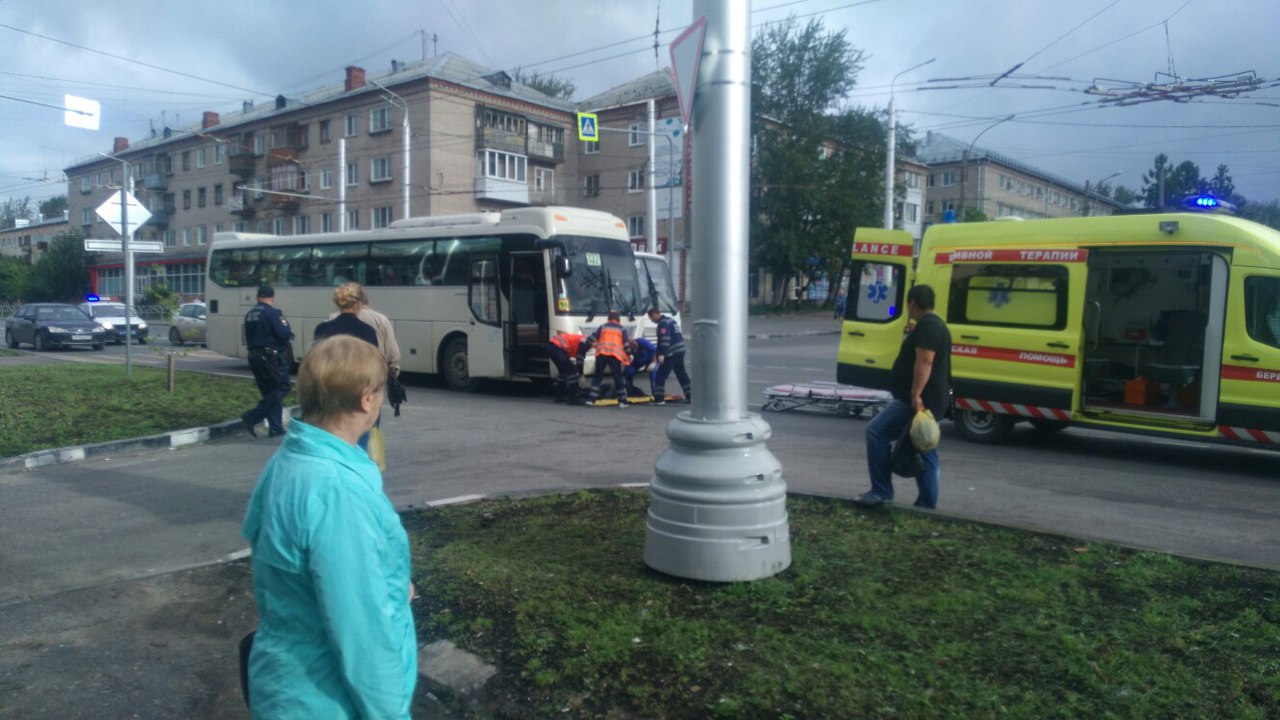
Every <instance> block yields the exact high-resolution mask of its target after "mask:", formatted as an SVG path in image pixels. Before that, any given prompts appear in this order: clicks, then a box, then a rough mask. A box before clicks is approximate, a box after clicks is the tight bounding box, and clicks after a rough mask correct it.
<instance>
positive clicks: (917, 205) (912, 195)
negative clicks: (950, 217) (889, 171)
mask: <svg viewBox="0 0 1280 720" xmlns="http://www.w3.org/2000/svg"><path fill="white" fill-rule="evenodd" d="M894 165H895V166H896V167H895V168H894V170H895V178H896V179H895V183H894V184H895V185H896V186H897V187H896V189H897V191H898V194H897V196H896V197H895V199H894V207H893V226H894V228H896V229H898V230H905V231H907V232H909V233H911V237H913V238H915V240H916V246H917V247H919V244H920V238H921V237H922V236H923V235H924V228H925V216H924V209H925V202H926V197H927V196H926V193H925V190H926V185H927V184H928V177H929V166H927V165H925V164H924V163H921V162H919V161H917V160H914V159H911V158H899V159H898V160H896V161H895V162H894Z"/></svg>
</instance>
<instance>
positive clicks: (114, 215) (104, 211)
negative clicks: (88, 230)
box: [98, 192, 151, 237]
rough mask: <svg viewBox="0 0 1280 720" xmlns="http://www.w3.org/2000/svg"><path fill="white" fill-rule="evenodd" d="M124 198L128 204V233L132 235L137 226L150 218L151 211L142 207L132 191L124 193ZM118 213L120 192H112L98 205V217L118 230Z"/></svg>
mask: <svg viewBox="0 0 1280 720" xmlns="http://www.w3.org/2000/svg"><path fill="white" fill-rule="evenodd" d="M124 199H125V202H126V203H128V205H129V227H128V231H129V232H128V235H129V237H133V234H134V233H135V232H137V231H138V228H139V227H142V225H143V224H145V223H146V222H147V221H148V220H150V219H151V211H150V210H148V209H146V208H145V207H143V205H142V203H141V202H138V198H136V197H134V195H133V193H130V192H126V193H124ZM120 215H121V212H120V193H112V194H111V197H109V198H107V201H106V202H104V203H102V204H101V205H99V206H98V217H100V218H102V220H103V222H105V223H106V224H108V225H110V226H111V229H112V230H115V231H116V232H120Z"/></svg>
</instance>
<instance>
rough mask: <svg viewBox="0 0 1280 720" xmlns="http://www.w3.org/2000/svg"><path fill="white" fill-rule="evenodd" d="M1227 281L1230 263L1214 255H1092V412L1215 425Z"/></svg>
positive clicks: (1088, 335)
mask: <svg viewBox="0 0 1280 720" xmlns="http://www.w3.org/2000/svg"><path fill="white" fill-rule="evenodd" d="M1225 277H1226V272H1225V261H1224V260H1223V258H1221V257H1219V256H1217V255H1215V254H1213V253H1208V252H1195V251H1185V250H1176V251H1175V250H1170V251H1168V252H1153V251H1142V252H1115V251H1099V250H1093V251H1091V252H1090V256H1089V280H1088V286H1087V288H1086V297H1085V314H1084V333H1085V338H1084V349H1085V353H1084V355H1085V358H1084V407H1085V410H1086V411H1087V410H1089V409H1090V408H1093V409H1099V410H1104V409H1105V410H1112V411H1115V410H1122V411H1124V412H1129V413H1138V414H1144V415H1145V414H1151V413H1156V414H1171V415H1179V416H1191V417H1200V418H1205V419H1212V417H1213V412H1214V411H1215V410H1216V397H1217V377H1218V373H1217V371H1216V364H1217V362H1218V360H1219V358H1220V357H1221V342H1222V326H1221V323H1222V320H1221V307H1222V302H1221V301H1222V299H1223V298H1224V297H1225ZM1215 298H1217V301H1215ZM1213 308H1218V312H1217V316H1218V317H1217V318H1216V320H1214V319H1212V317H1213V315H1214V313H1213V312H1212V309H1213ZM1209 366H1213V367H1215V370H1214V371H1213V372H1209V373H1205V372H1204V368H1205V367H1209ZM1206 384H1208V385H1210V386H1211V387H1208V388H1206Z"/></svg>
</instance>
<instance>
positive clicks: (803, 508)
mask: <svg viewBox="0 0 1280 720" xmlns="http://www.w3.org/2000/svg"><path fill="white" fill-rule="evenodd" d="M788 505H789V514H790V529H791V535H792V552H793V556H794V562H793V565H792V567H791V568H790V569H788V570H786V571H784V572H782V573H780V574H779V575H777V576H775V577H773V578H769V579H766V580H759V581H756V582H751V583H729V584H708V583H701V582H691V581H683V580H680V579H677V578H672V577H668V576H664V575H661V574H659V573H656V572H654V571H651V570H649V569H648V568H646V567H645V566H644V564H643V562H642V549H643V545H644V516H645V510H646V507H647V495H646V494H645V493H644V492H643V491H639V492H624V491H617V492H582V493H578V494H575V495H569V496H552V497H545V498H539V499H532V500H503V501H489V502H483V503H479V504H474V505H467V506H460V507H452V508H446V509H440V510H428V511H421V512H417V513H414V514H411V515H408V516H406V524H407V525H408V527H409V530H410V536H411V538H412V539H413V543H414V574H415V576H416V582H417V584H418V589H419V592H420V593H421V594H422V595H423V596H424V600H423V602H422V604H421V605H420V606H419V608H418V616H417V617H418V624H419V640H420V641H422V642H427V641H431V640H434V639H438V638H442V637H444V638H449V639H451V640H453V641H454V642H455V643H457V644H459V645H460V646H462V647H465V648H468V649H470V650H471V651H473V652H475V653H477V654H479V655H480V656H482V657H484V658H486V659H488V660H489V661H490V662H493V663H494V664H496V665H497V666H498V668H499V675H498V677H497V678H496V680H495V681H491V683H496V684H494V685H491V687H490V688H489V689H487V692H486V697H485V698H484V700H483V701H482V702H481V703H479V704H478V705H477V706H476V709H475V710H474V712H476V713H477V715H478V716H480V717H553V716H559V717H604V718H636V717H643V718H706V717H730V718H863V717H875V718H883V717H904V718H966V719H968V718H994V717H1007V718H1274V717H1277V716H1278V714H1280V704H1278V698H1280V605H1278V604H1277V597H1278V596H1280V575H1278V574H1276V573H1273V572H1267V571H1261V570H1252V569H1243V568H1237V567H1230V566H1224V565H1214V564H1205V563H1194V562H1189V561H1184V560H1180V559H1177V558H1174V557H1170V556H1166V555H1160V554H1156V553H1148V552H1132V551H1127V550H1122V549H1117V548H1114V547H1109V546H1105V545H1099V544H1087V545H1085V544H1080V543H1076V542H1073V541H1070V540H1066V539H1063V538H1058V537H1050V536H1043V535H1032V534H1028V533H1024V532H1019V531H1014V530H1004V529H995V528H991V527H987V526H982V525H977V524H972V523H967V522H955V521H948V520H945V519H943V518H939V517H936V516H929V515H922V514H917V513H912V512H908V511H899V510H872V511H868V510H863V509H858V508H853V507H851V506H850V505H849V504H847V503H845V502H841V501H824V500H813V499H795V498H793V499H792V500H791V501H790V502H789V504H788Z"/></svg>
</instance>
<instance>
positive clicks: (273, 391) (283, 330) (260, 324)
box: [240, 285, 293, 437]
mask: <svg viewBox="0 0 1280 720" xmlns="http://www.w3.org/2000/svg"><path fill="white" fill-rule="evenodd" d="M275 298H276V291H275V290H274V289H273V288H272V287H271V286H269V285H263V286H262V287H260V288H258V304H257V305H254V306H253V308H252V309H250V310H249V312H248V313H246V314H245V316H244V339H245V344H246V345H248V346H249V367H250V369H252V370H253V379H254V381H255V382H257V383H258V392H260V393H262V401H261V402H259V403H258V405H257V406H256V407H254V408H253V409H251V410H249V411H248V412H246V413H245V414H243V415H241V416H240V422H242V423H244V427H245V429H246V430H248V431H249V434H250V435H252V436H254V437H257V436H258V433H257V431H256V430H255V429H254V428H256V427H257V425H258V423H260V422H262V420H263V419H264V418H265V419H266V421H267V426H268V427H269V428H270V431H269V435H268V437H275V436H277V435H283V434H284V425H283V424H282V423H281V421H280V416H281V414H282V413H283V412H284V404H283V403H284V398H285V396H286V395H288V394H289V364H288V357H287V355H286V353H285V350H286V348H288V347H289V341H290V340H292V339H293V328H291V327H289V321H288V320H285V319H284V313H282V312H280V311H279V310H277V309H276V308H275V303H276V299H275Z"/></svg>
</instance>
